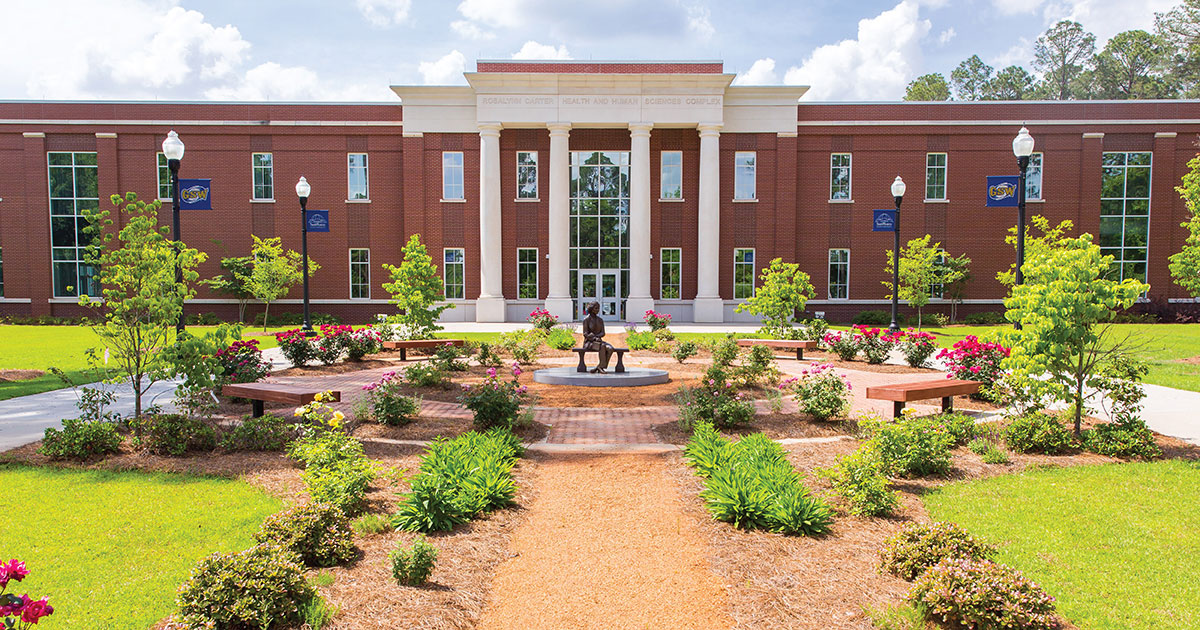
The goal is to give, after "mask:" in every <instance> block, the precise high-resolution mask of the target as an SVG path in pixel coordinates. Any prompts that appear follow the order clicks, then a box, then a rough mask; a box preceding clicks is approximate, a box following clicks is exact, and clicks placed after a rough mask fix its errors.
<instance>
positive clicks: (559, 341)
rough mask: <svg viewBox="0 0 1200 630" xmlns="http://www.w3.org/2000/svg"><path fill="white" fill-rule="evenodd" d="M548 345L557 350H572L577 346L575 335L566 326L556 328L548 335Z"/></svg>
mask: <svg viewBox="0 0 1200 630" xmlns="http://www.w3.org/2000/svg"><path fill="white" fill-rule="evenodd" d="M546 345H547V346H550V347H551V348H554V349H555V350H570V349H571V348H574V347H575V335H573V334H571V331H569V330H567V329H566V328H555V329H554V330H551V331H550V334H549V335H546Z"/></svg>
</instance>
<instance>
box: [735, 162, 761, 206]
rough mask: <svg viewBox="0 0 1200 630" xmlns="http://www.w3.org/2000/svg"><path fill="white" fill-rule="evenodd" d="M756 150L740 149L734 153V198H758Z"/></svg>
mask: <svg viewBox="0 0 1200 630" xmlns="http://www.w3.org/2000/svg"><path fill="white" fill-rule="evenodd" d="M757 160H758V156H757V155H756V154H755V153H754V151H738V152H737V153H734V154H733V198H734V199H757V197H756V195H757V194H758V191H757V182H756V181H755V179H756V168H757V166H756V164H757Z"/></svg>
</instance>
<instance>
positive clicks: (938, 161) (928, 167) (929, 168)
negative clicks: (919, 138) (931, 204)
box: [925, 153, 946, 200]
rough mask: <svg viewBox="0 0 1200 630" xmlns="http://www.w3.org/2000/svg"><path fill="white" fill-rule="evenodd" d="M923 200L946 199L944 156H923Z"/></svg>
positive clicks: (942, 154)
mask: <svg viewBox="0 0 1200 630" xmlns="http://www.w3.org/2000/svg"><path fill="white" fill-rule="evenodd" d="M925 198H926V199H938V200H942V199H945V198H946V154H945V153H926V154H925Z"/></svg>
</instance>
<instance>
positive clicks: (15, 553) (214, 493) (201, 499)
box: [0, 465, 280, 630]
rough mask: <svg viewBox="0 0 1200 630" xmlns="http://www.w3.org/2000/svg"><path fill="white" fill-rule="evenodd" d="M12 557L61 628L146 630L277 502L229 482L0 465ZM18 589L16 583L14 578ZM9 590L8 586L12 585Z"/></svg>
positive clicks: (0, 497) (245, 542) (3, 525)
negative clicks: (208, 559) (203, 565)
mask: <svg viewBox="0 0 1200 630" xmlns="http://www.w3.org/2000/svg"><path fill="white" fill-rule="evenodd" d="M0 488H4V492H3V493H0V532H3V533H4V548H3V551H2V553H3V554H4V557H5V558H19V559H21V560H24V561H25V562H26V564H27V566H28V568H29V570H30V571H31V574H30V576H29V577H28V578H26V579H25V581H24V582H22V583H21V584H20V588H21V590H20V591H18V593H23V592H25V591H26V590H28V591H29V594H30V595H31V596H34V597H42V596H46V597H49V598H50V603H51V605H53V606H54V616H53V617H51V618H50V621H51V622H52V625H53V627H54V628H58V629H60V630H71V629H83V628H87V629H92V628H148V627H150V626H152V625H153V624H154V623H155V622H157V621H158V620H159V619H161V618H163V617H165V616H167V615H168V614H170V613H171V612H172V611H173V610H174V606H175V604H174V602H175V589H176V588H177V587H178V586H179V585H180V584H181V583H182V582H183V581H184V580H185V579H187V577H188V574H189V572H190V571H191V568H192V566H193V565H195V563H196V562H197V561H199V560H200V559H201V558H203V557H204V556H207V555H209V554H211V553H214V552H218V551H222V552H228V551H239V550H241V549H245V548H247V547H249V546H251V545H252V544H253V540H252V539H251V535H252V534H253V533H254V532H255V531H256V530H257V529H258V526H259V525H260V524H261V523H262V520H263V518H265V517H266V516H267V515H268V514H270V513H272V512H274V511H276V510H278V509H279V508H280V502H279V500H277V499H274V498H272V497H270V496H267V495H266V494H264V493H262V492H261V491H259V490H257V489H255V488H253V487H252V486H250V485H248V484H245V483H242V482H240V481H234V480H230V479H218V478H209V477H192V476H185V475H173V474H147V473H140V472H111V471H93V470H69V469H57V468H31V467H25V466H13V465H0ZM10 586H11V585H10ZM10 590H11V588H10Z"/></svg>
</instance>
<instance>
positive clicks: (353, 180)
mask: <svg viewBox="0 0 1200 630" xmlns="http://www.w3.org/2000/svg"><path fill="white" fill-rule="evenodd" d="M370 198H371V191H370V189H369V188H368V186H367V154H366V153H348V154H346V199H370Z"/></svg>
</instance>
